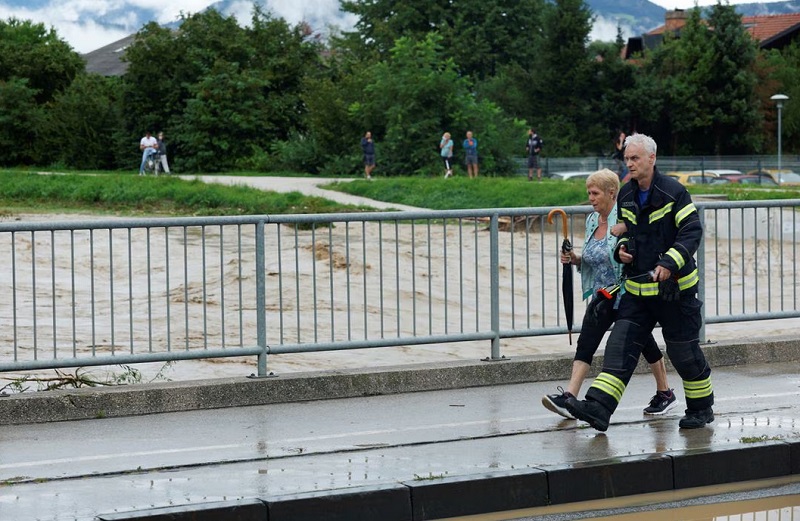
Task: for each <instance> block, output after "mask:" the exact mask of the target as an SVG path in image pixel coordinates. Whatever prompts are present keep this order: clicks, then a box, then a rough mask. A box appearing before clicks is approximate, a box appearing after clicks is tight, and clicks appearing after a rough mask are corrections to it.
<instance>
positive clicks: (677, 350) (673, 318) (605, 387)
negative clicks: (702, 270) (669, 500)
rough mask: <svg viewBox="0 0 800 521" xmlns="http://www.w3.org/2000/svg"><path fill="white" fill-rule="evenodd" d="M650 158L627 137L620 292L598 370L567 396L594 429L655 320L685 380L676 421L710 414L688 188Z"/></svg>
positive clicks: (652, 149) (699, 232) (648, 148)
mask: <svg viewBox="0 0 800 521" xmlns="http://www.w3.org/2000/svg"><path fill="white" fill-rule="evenodd" d="M655 162H656V143H655V141H653V139H652V138H650V137H649V136H645V135H644V134H634V135H632V136H629V137H628V138H627V139H625V163H626V165H627V166H628V168H629V170H630V175H631V180H630V182H629V183H627V184H626V185H625V186H623V187H622V189H621V190H620V193H619V199H618V203H617V213H618V220H619V221H620V222H624V223H625V226H626V227H627V230H626V231H625V233H624V235H623V236H622V237H621V238H620V239H619V241H618V243H617V249H616V251H615V253H614V255H615V257H616V258H617V260H618V261H619V262H621V263H622V264H623V265H624V270H623V278H624V284H625V294H624V295H623V296H622V299H621V301H620V305H619V309H618V311H617V313H618V315H617V316H618V318H617V322H616V324H615V325H614V329H613V330H612V332H611V335H610V337H609V339H608V343H607V344H606V351H605V361H604V364H603V370H602V372H601V373H600V374H599V375H598V376H597V378H596V379H595V380H594V382H593V383H592V385H591V387H590V388H589V390H588V391H587V393H586V399H585V400H578V399H576V398H570V399H569V400H567V403H566V407H567V410H569V412H570V413H572V415H573V416H575V417H576V418H578V419H580V420H584V421H587V422H588V423H589V424H590V425H591V426H592V427H594V428H595V429H597V430H599V431H605V430H606V429H607V428H608V422H609V420H610V418H611V415H612V414H613V413H614V410H615V409H616V408H617V405H619V402H620V400H621V399H622V394H623V393H624V392H625V387H626V386H627V385H628V382H629V381H630V378H631V375H632V374H633V371H634V369H636V364H637V362H638V361H639V354H640V352H641V349H642V345H643V344H644V340H645V339H646V338H647V336H648V335H650V333H651V332H652V331H653V328H654V327H655V325H656V323H659V324H661V328H662V332H663V335H664V340H665V342H666V345H667V356H669V359H670V362H672V365H673V366H674V367H675V370H676V371H677V372H678V374H679V375H680V377H681V379H682V380H683V390H684V393H685V396H686V414H685V416H683V418H681V420H680V422H679V425H680V428H682V429H696V428H700V427H704V426H705V425H706V424H708V423H711V422H712V421H714V411H713V409H712V405H713V404H714V391H713V389H712V387H711V368H710V367H709V366H708V363H707V362H706V359H705V356H704V355H703V351H702V350H701V349H700V342H699V336H700V326H701V322H702V315H701V313H700V308H701V307H702V302H700V300H699V299H698V298H697V284H698V282H699V277H698V274H697V265H696V264H695V261H694V254H695V252H696V251H697V248H698V246H699V244H700V240H701V239H702V236H703V229H702V225H701V223H700V217H699V215H698V213H697V209H696V208H695V206H694V203H692V199H691V197H690V196H689V192H687V191H686V188H685V187H683V186H682V185H681V184H680V183H678V181H676V180H675V179H672V178H671V177H668V176H664V175H661V174H660V173H659V172H658V169H657V168H656V167H655Z"/></svg>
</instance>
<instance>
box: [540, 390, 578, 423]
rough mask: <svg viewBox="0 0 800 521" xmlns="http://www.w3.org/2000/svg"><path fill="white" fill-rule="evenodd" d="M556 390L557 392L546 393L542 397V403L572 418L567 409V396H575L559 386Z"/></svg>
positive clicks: (555, 411)
mask: <svg viewBox="0 0 800 521" xmlns="http://www.w3.org/2000/svg"><path fill="white" fill-rule="evenodd" d="M558 390H559V392H558V393H557V394H548V395H545V396H544V397H542V405H544V406H545V407H546V408H548V409H550V410H551V411H553V412H554V413H556V414H560V415H561V416H563V417H564V418H566V419H568V420H574V419H575V417H574V416H572V415H571V414H570V413H569V411H568V410H567V398H575V397H574V396H572V393H570V392H568V391H565V390H564V389H563V388H561V387H559V388H558Z"/></svg>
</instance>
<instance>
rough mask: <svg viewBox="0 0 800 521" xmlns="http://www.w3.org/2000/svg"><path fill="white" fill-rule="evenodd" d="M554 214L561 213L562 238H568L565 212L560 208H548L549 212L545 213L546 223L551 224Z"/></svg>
mask: <svg viewBox="0 0 800 521" xmlns="http://www.w3.org/2000/svg"><path fill="white" fill-rule="evenodd" d="M555 214H560V215H561V225H562V228H563V231H564V238H565V239H568V238H569V229H568V228H567V212H565V211H564V210H562V209H561V208H553V209H552V210H550V213H548V214H547V223H548V224H553V217H554V216H555Z"/></svg>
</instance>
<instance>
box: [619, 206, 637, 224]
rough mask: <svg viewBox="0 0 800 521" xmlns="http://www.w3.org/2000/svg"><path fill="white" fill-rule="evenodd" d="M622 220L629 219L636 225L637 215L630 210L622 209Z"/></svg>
mask: <svg viewBox="0 0 800 521" xmlns="http://www.w3.org/2000/svg"><path fill="white" fill-rule="evenodd" d="M622 218H623V219H627V220H628V221H630V223H631V224H636V215H635V214H634V213H633V212H632V211H630V210H628V209H625V208H623V209H622Z"/></svg>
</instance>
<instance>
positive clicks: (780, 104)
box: [770, 94, 789, 180]
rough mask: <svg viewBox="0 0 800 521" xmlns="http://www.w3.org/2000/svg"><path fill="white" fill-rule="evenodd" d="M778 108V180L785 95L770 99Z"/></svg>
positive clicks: (777, 95) (779, 175) (786, 98)
mask: <svg viewBox="0 0 800 521" xmlns="http://www.w3.org/2000/svg"><path fill="white" fill-rule="evenodd" d="M770 99H771V100H772V101H774V102H775V105H777V106H778V180H780V178H781V109H783V102H784V101H786V100H788V99H789V96H787V95H786V94H775V95H774V96H772V97H771V98H770Z"/></svg>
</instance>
